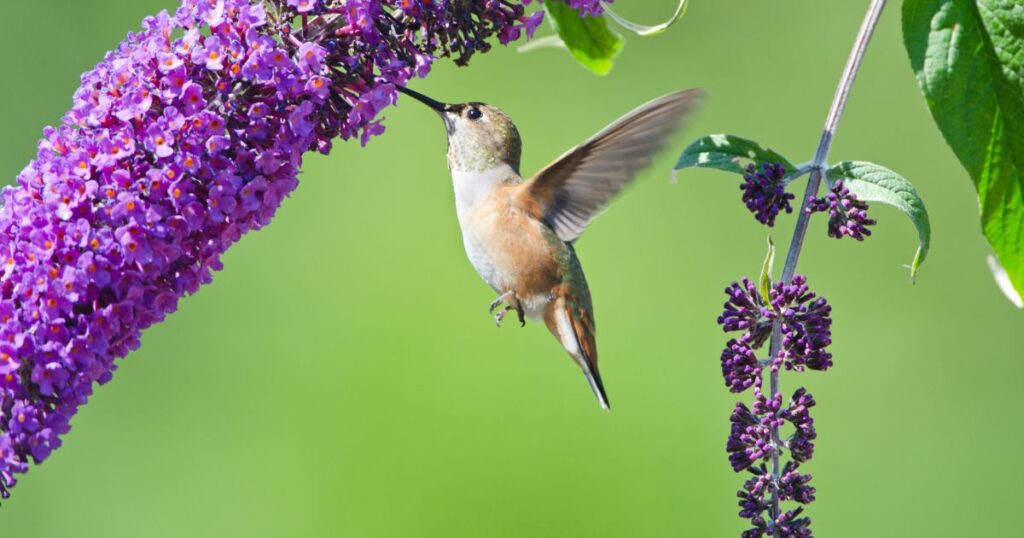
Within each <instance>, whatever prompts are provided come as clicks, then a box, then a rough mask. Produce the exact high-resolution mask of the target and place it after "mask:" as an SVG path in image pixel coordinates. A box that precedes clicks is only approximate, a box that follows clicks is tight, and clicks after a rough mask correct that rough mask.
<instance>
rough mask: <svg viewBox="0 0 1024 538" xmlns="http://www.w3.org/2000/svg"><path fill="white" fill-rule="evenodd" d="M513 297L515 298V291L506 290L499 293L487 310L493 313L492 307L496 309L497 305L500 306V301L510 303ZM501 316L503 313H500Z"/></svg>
mask: <svg viewBox="0 0 1024 538" xmlns="http://www.w3.org/2000/svg"><path fill="white" fill-rule="evenodd" d="M514 298H515V292H512V291H506V292H505V293H502V294H501V295H499V296H498V298H497V299H495V300H493V301H491V308H490V310H489V312H490V313H492V314H493V313H494V309H496V308H498V307H499V306H501V304H502V303H510V302H512V300H513V299H514ZM502 317H504V314H503V315H502Z"/></svg>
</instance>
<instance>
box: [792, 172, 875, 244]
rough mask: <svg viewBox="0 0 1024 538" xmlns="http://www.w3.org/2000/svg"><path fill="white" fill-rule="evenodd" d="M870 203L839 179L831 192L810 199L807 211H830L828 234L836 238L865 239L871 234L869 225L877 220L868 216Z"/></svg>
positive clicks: (872, 224)
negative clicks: (858, 197) (859, 198)
mask: <svg viewBox="0 0 1024 538" xmlns="http://www.w3.org/2000/svg"><path fill="white" fill-rule="evenodd" d="M867 211H868V204H867V203H866V202H862V201H860V200H858V199H857V195H855V194H853V193H852V192H850V189H848V188H846V187H844V186H843V180H841V179H840V180H837V181H836V182H835V185H833V187H832V189H831V190H829V193H828V194H827V195H825V196H824V197H822V198H812V199H810V200H808V206H807V212H808V213H815V212H828V235H829V237H834V238H836V239H842V238H843V237H852V238H854V239H856V240H857V241H863V240H864V238H865V237H867V236H869V235H871V230H870V229H868V226H874V225H875V224H876V221H875V220H874V219H869V218H868V213H867Z"/></svg>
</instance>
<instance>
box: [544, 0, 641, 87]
mask: <svg viewBox="0 0 1024 538" xmlns="http://www.w3.org/2000/svg"><path fill="white" fill-rule="evenodd" d="M544 10H545V11H547V16H548V20H550V21H551V25H552V26H554V27H555V32H557V33H558V37H560V38H561V40H562V43H563V44H564V45H565V46H566V48H568V49H569V52H570V53H571V54H572V55H573V57H574V58H576V61H577V62H579V63H580V65H582V66H583V67H586V68H587V69H589V70H590V71H592V72H594V73H597V74H598V75H607V74H608V72H609V71H611V69H612V64H613V61H614V60H615V57H616V56H618V54H619V52H620V51H622V47H623V45H624V44H625V40H624V39H622V36H620V35H619V34H617V33H615V32H613V31H612V30H611V28H609V27H608V21H607V20H606V19H605V18H604V17H603V16H602V17H588V16H584V17H581V16H580V14H579V13H578V12H577V11H576V10H575V9H572V8H571V7H569V6H568V5H566V3H565V2H563V1H562V0H548V1H547V2H544Z"/></svg>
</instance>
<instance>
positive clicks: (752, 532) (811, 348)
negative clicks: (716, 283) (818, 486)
mask: <svg viewBox="0 0 1024 538" xmlns="http://www.w3.org/2000/svg"><path fill="white" fill-rule="evenodd" d="M725 293H726V295H727V296H728V297H729V299H728V301H727V302H726V303H725V305H724V311H723V312H722V315H721V316H719V317H718V323H719V324H720V325H722V328H723V330H725V331H727V332H730V331H742V332H743V334H742V335H741V336H740V337H739V338H735V339H731V340H729V342H728V343H727V344H726V348H725V350H723V351H722V374H723V376H724V377H725V383H726V386H727V387H728V388H729V390H730V391H732V392H743V391H745V390H746V389H748V388H750V387H753V389H754V390H753V392H754V402H753V405H752V406H750V407H747V405H746V404H744V403H742V402H739V403H737V404H736V407H735V408H734V409H733V412H732V415H731V416H730V417H729V421H730V423H731V428H730V433H729V439H728V441H726V451H727V452H728V453H729V463H730V464H731V465H732V468H733V470H735V471H737V472H739V471H742V470H744V469H747V470H749V471H750V472H751V473H753V475H754V476H753V477H752V478H751V479H749V480H747V481H746V483H744V485H743V489H742V490H741V491H739V492H738V493H737V495H738V496H739V498H740V508H741V510H740V516H741V517H744V518H746V519H749V520H750V522H751V525H752V527H751V528H750V529H748V530H747V531H745V532H744V533H743V536H745V537H746V536H750V537H759V536H765V535H771V536H794V537H803V536H811V531H810V527H809V525H810V519H808V518H806V517H801V514H802V509H797V510H794V511H789V512H782V511H781V510H780V508H779V505H778V503H779V502H780V501H795V502H798V503H801V504H808V503H811V502H813V501H814V493H815V490H814V487H813V486H811V485H810V480H811V475H808V474H802V473H800V472H799V470H798V469H799V466H800V464H801V463H803V462H806V461H808V460H810V459H811V456H812V455H813V454H814V440H815V438H816V437H817V433H816V432H815V430H814V419H813V418H811V415H810V412H809V410H810V408H811V407H814V405H815V401H814V398H813V397H812V396H811V395H810V394H808V393H807V391H806V390H805V389H803V388H800V389H798V390H797V391H796V392H795V393H794V394H793V397H792V399H791V400H790V402H789V405H788V406H786V407H783V404H782V395H781V394H779V393H778V392H777V391H776V392H775V393H774V394H765V393H764V391H763V390H762V389H763V383H764V382H765V379H764V378H765V373H764V369H765V367H766V366H767V367H769V369H768V371H769V372H770V373H771V375H772V376H777V375H778V373H779V372H780V370H782V369H783V368H784V369H786V370H796V371H802V370H803V369H805V368H811V369H816V370H826V369H828V367H830V366H831V365H832V355H831V354H830V353H828V352H827V351H826V348H827V346H828V345H829V344H830V343H831V325H832V320H831V317H830V314H831V308H830V307H829V305H828V302H827V301H826V300H825V299H824V298H819V297H817V296H816V295H815V294H814V293H813V292H811V291H810V290H809V288H808V287H807V279H806V278H805V277H803V276H801V275H796V276H794V277H793V279H792V281H791V282H790V283H788V284H786V283H783V282H778V283H775V284H774V285H773V286H771V288H770V289H769V290H768V297H764V296H763V294H762V293H761V291H759V290H758V288H757V286H755V285H754V283H753V282H752V281H750V280H749V279H747V278H743V279H742V280H740V281H739V282H734V283H732V284H731V285H730V286H729V287H728V288H726V290H725ZM776 325H777V326H778V328H779V334H780V335H781V341H780V342H779V345H778V347H779V351H778V353H777V354H776V355H775V356H773V357H766V358H765V359H762V360H759V359H758V358H757V355H756V351H755V350H757V349H760V348H762V347H763V346H764V344H765V343H766V342H767V341H768V340H769V337H770V336H771V333H772V330H773V328H774V327H775V326H776ZM787 423H788V424H789V425H790V426H791V427H792V431H793V433H792V435H790V436H789V437H788V438H785V439H784V438H783V437H782V435H781V433H780V429H781V428H782V427H783V426H785V425H786V424H787ZM784 451H788V452H789V456H790V461H788V462H786V464H785V466H783V467H782V468H781V469H780V468H779V466H778V465H779V463H778V462H779V459H780V456H782V454H783V452H784ZM767 461H771V462H772V469H773V471H774V472H769V471H768V470H767V467H766V465H765V463H763V462H767ZM766 512H767V516H766Z"/></svg>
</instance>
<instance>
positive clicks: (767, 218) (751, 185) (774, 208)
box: [740, 163, 796, 226]
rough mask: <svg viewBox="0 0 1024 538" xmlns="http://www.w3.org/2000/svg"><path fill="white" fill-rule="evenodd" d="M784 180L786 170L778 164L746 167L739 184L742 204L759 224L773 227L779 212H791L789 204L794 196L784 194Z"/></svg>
mask: <svg viewBox="0 0 1024 538" xmlns="http://www.w3.org/2000/svg"><path fill="white" fill-rule="evenodd" d="M785 178H786V168H785V167H783V166H782V164H780V163H762V164H761V166H757V165H755V164H749V165H747V170H746V173H745V174H743V183H741V184H740V190H742V191H743V203H745V204H746V205H747V209H749V210H750V212H751V213H753V214H754V218H755V219H757V221H758V222H760V223H761V224H765V225H767V226H774V225H775V217H776V216H778V214H779V212H780V211H785V212H786V213H792V212H793V207H792V206H791V205H789V202H790V200H793V199H794V198H796V196H795V195H793V194H790V193H788V192H786V185H785V184H784V183H783V179H785Z"/></svg>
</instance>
